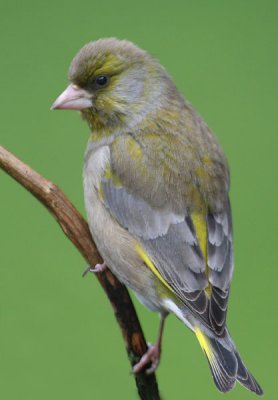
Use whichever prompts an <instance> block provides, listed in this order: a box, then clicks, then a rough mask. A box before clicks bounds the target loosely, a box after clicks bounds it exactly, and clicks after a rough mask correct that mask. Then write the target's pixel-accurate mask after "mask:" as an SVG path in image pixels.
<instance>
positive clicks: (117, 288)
mask: <svg viewBox="0 0 278 400" xmlns="http://www.w3.org/2000/svg"><path fill="white" fill-rule="evenodd" d="M0 167H1V168H2V169H3V170H4V171H5V172H6V173H7V174H9V175H10V176H11V177H13V178H14V179H15V180H16V181H17V182H18V183H20V184H21V185H22V186H24V187H25V188H26V189H27V190H28V191H29V192H30V193H31V194H33V195H34V196H35V197H36V198H37V199H38V200H39V201H40V202H41V203H42V204H43V205H44V206H45V207H46V208H47V209H48V211H49V212H50V213H51V214H52V216H53V217H54V218H55V219H56V221H57V222H58V224H59V225H60V227H61V228H62V230H63V232H64V233H65V235H66V236H67V237H68V238H69V239H70V240H71V242H72V243H73V244H74V245H75V247H76V248H77V249H78V251H79V252H80V254H81V255H82V256H83V257H84V259H85V260H86V262H87V263H88V265H90V266H94V265H96V264H98V263H102V262H103V261H102V259H101V256H100V254H99V252H98V250H97V248H96V245H95V243H94V242H93V240H92V236H91V234H90V231H89V227H88V224H87V222H86V221H85V220H84V218H83V217H82V215H81V214H80V213H79V212H78V211H77V210H76V208H75V207H74V206H73V204H72V203H71V202H70V201H69V199H68V198H67V197H66V196H65V195H64V193H63V192H62V191H61V190H60V189H59V188H58V186H56V185H55V184H54V183H52V182H51V181H49V180H47V179H45V178H44V177H43V176H41V175H40V174H38V173H37V172H36V171H34V170H32V169H31V168H30V167H29V166H28V165H26V164H24V163H23V162H22V161H20V160H19V159H18V158H16V157H15V156H14V155H13V154H11V153H10V152H8V151H7V150H6V149H5V148H4V147H2V146H0ZM96 277H97V279H98V281H99V283H100V284H101V286H102V288H103V289H104V291H105V293H106V295H107V297H108V298H109V301H110V303H111V305H112V307H113V311H114V314H115V316H116V319H117V322H118V324H119V327H120V329H121V333H122V336H123V340H124V343H125V347H126V351H127V354H128V357H129V361H130V363H131V365H132V366H133V365H134V364H135V363H136V362H137V361H139V359H140V358H141V356H142V355H143V354H144V353H145V352H146V351H147V344H146V341H145V338H144V334H143V331H142V328H141V326H140V322H139V320H138V317H137V314H136V311H135V309H134V306H133V304H132V301H131V299H130V296H129V293H128V291H127V289H126V287H125V286H124V285H123V284H122V283H120V282H119V281H118V279H117V278H116V277H115V276H114V275H113V274H112V272H111V271H109V270H108V269H106V270H105V271H104V272H101V273H99V274H96ZM135 380H136V385H137V390H138V394H139V396H140V398H141V399H142V400H159V399H160V396H159V391H158V385H157V382H156V377H155V375H154V374H152V375H147V374H145V373H144V371H143V372H142V373H140V374H136V375H135Z"/></svg>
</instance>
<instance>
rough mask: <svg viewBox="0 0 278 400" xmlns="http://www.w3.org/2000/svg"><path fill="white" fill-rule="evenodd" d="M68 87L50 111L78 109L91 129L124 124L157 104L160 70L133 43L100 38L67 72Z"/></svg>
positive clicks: (162, 76) (163, 79) (163, 74)
mask: <svg viewBox="0 0 278 400" xmlns="http://www.w3.org/2000/svg"><path fill="white" fill-rule="evenodd" d="M69 80H70V82H71V83H70V85H69V86H68V87H67V88H66V90H65V91H64V92H63V93H62V94H61V95H60V96H59V97H58V98H57V100H56V101H55V103H54V104H53V106H52V109H71V110H80V111H81V113H82V115H83V117H84V118H85V119H86V120H87V121H88V123H89V125H90V128H91V130H102V129H106V130H107V129H108V128H111V129H115V128H116V127H119V126H120V125H125V126H126V125H128V124H129V123H130V121H132V120H134V119H135V118H136V117H137V118H138V117H140V115H142V114H145V113H146V112H147V111H148V109H150V108H151V107H153V106H154V102H156V101H160V100H159V98H160V94H161V92H162V87H163V82H166V81H167V80H169V78H168V77H167V74H166V72H165V70H164V69H163V67H161V66H160V64H159V63H158V62H157V61H156V60H154V59H153V58H152V57H151V56H150V55H149V54H148V53H147V52H145V51H143V50H141V49H139V48H138V47H137V46H135V45H134V44H133V43H131V42H128V41H125V40H117V39H112V38H111V39H100V40H97V41H95V42H91V43H88V44H87V45H85V46H84V47H83V48H82V49H81V50H80V51H79V52H78V53H77V55H76V56H75V57H74V59H73V61H72V63H71V66H70V69H69Z"/></svg>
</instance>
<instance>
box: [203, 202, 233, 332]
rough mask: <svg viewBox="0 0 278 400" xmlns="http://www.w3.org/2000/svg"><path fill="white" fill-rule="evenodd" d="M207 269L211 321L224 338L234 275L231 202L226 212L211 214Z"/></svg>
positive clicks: (208, 222) (208, 225)
mask: <svg viewBox="0 0 278 400" xmlns="http://www.w3.org/2000/svg"><path fill="white" fill-rule="evenodd" d="M207 229H208V266H209V269H210V272H209V281H210V283H211V300H210V310H209V317H210V322H211V325H212V326H213V328H214V330H215V331H216V332H217V333H218V334H221V333H223V331H224V328H225V322H226V315H227V305H228V299H229V288H230V283H231V279H232V274H233V242H232V218H231V209H230V204H229V201H227V206H226V209H225V211H223V212H221V213H216V214H213V213H209V214H208V217H207Z"/></svg>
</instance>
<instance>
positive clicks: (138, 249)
mask: <svg viewBox="0 0 278 400" xmlns="http://www.w3.org/2000/svg"><path fill="white" fill-rule="evenodd" d="M135 251H136V252H137V254H138V255H139V256H140V257H141V259H142V260H143V261H144V263H145V264H146V266H147V267H148V268H149V269H150V270H151V271H152V272H153V273H154V275H155V276H157V278H158V279H159V280H160V281H161V282H162V283H163V285H165V286H166V287H167V288H168V289H169V290H171V292H173V293H175V292H174V291H173V289H172V288H171V286H169V285H168V283H167V282H166V281H165V279H164V278H163V276H161V275H160V273H159V272H158V270H157V269H156V267H155V265H154V263H153V262H152V260H151V259H150V257H149V256H148V254H147V253H146V252H145V250H144V249H143V248H142V247H141V246H140V245H139V244H138V243H136V244H135Z"/></svg>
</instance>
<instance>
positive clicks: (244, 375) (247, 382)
mask: <svg viewBox="0 0 278 400" xmlns="http://www.w3.org/2000/svg"><path fill="white" fill-rule="evenodd" d="M235 356H236V358H237V363H238V367H237V377H236V379H237V380H238V381H239V383H240V384H241V385H242V386H245V387H246V388H247V389H249V390H251V392H254V393H256V394H258V395H259V396H261V395H263V393H264V392H263V389H262V388H261V387H260V385H259V384H258V382H257V381H256V379H255V378H254V376H253V375H252V374H250V372H249V371H248V369H247V368H246V367H245V365H244V364H243V362H242V360H241V358H240V355H239V354H238V352H237V351H236V352H235Z"/></svg>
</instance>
